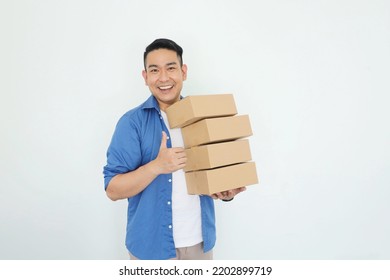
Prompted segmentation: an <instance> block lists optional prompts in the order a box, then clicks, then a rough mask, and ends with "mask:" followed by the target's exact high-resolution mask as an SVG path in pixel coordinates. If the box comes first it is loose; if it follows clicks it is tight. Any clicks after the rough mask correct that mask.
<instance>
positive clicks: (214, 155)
mask: <svg viewBox="0 0 390 280" xmlns="http://www.w3.org/2000/svg"><path fill="white" fill-rule="evenodd" d="M185 151H186V155H187V163H186V166H185V167H184V171H186V172H188V171H194V170H201V169H210V168H215V167H220V166H226V165H231V164H235V163H240V162H246V161H250V160H252V157H251V151H250V147H249V140H248V139H243V140H237V141H229V142H222V143H217V144H209V145H203V146H196V147H192V148H189V149H186V150H185Z"/></svg>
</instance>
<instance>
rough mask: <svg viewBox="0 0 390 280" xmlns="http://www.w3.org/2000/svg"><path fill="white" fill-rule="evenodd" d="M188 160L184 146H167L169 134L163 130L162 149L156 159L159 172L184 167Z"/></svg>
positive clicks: (170, 171) (165, 172)
mask: <svg viewBox="0 0 390 280" xmlns="http://www.w3.org/2000/svg"><path fill="white" fill-rule="evenodd" d="M186 162H187V156H186V153H185V151H184V148H179V147H177V148H167V134H166V133H165V132H164V131H163V132H162V139H161V145H160V151H159V153H158V155H157V158H156V159H155V165H156V172H157V173H158V174H167V173H172V172H174V171H176V170H179V169H182V168H183V167H184V166H185V165H186Z"/></svg>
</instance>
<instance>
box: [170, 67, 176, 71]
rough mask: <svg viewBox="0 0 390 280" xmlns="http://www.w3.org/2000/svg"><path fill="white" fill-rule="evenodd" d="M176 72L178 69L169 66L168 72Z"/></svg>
mask: <svg viewBox="0 0 390 280" xmlns="http://www.w3.org/2000/svg"><path fill="white" fill-rule="evenodd" d="M175 70H176V67H175V66H169V67H168V71H175Z"/></svg>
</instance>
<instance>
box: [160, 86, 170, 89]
mask: <svg viewBox="0 0 390 280" xmlns="http://www.w3.org/2000/svg"><path fill="white" fill-rule="evenodd" d="M170 88H172V86H165V87H159V89H170Z"/></svg>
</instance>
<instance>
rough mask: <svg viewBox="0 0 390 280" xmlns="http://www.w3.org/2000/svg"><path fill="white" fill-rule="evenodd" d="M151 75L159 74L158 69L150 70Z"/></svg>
mask: <svg viewBox="0 0 390 280" xmlns="http://www.w3.org/2000/svg"><path fill="white" fill-rule="evenodd" d="M149 72H150V73H157V72H158V69H157V68H152V69H150V70H149Z"/></svg>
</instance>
